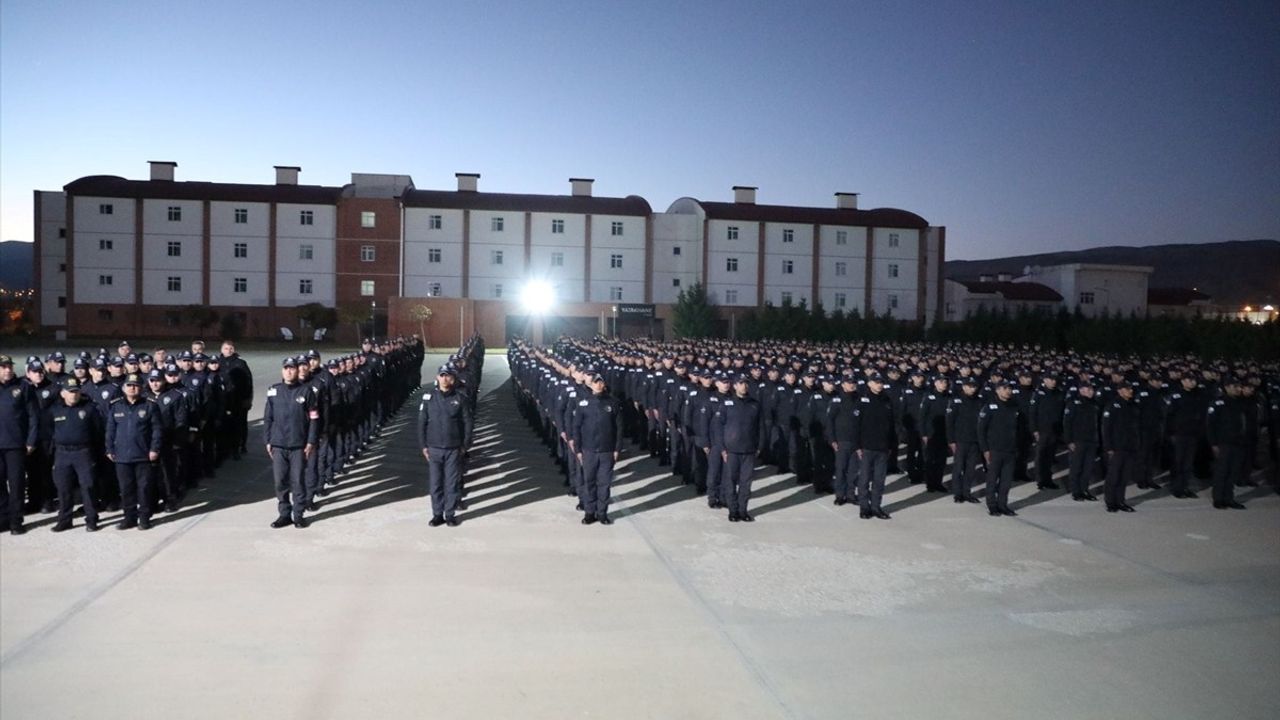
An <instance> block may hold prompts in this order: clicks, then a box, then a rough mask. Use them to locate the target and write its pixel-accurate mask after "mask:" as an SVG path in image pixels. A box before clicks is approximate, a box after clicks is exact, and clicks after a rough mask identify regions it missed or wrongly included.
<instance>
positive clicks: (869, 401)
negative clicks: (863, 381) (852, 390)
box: [858, 397, 871, 404]
mask: <svg viewBox="0 0 1280 720" xmlns="http://www.w3.org/2000/svg"><path fill="white" fill-rule="evenodd" d="M858 399H859V400H861V401H862V402H864V403H868V404H870V403H871V398H868V397H864V398H858Z"/></svg>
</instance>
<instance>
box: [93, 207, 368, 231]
mask: <svg viewBox="0 0 1280 720" xmlns="http://www.w3.org/2000/svg"><path fill="white" fill-rule="evenodd" d="M115 212H116V206H115V204H113V203H100V204H99V205H98V214H99V215H114V214H115ZM366 215H367V216H369V217H368V221H367V222H368V224H365V223H366V218H365V216H366ZM373 216H374V214H373V213H371V212H366V213H361V214H360V224H361V226H362V227H373V223H374V217H373ZM168 217H169V222H182V206H181V205H170V206H169V207H168ZM232 218H233V219H234V220H235V222H236V224H237V225H244V224H246V223H248V222H249V208H234V209H233V210H232ZM315 222H316V215H315V211H314V210H299V211H298V224H299V225H314V224H315Z"/></svg>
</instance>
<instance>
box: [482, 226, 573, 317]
mask: <svg viewBox="0 0 1280 720" xmlns="http://www.w3.org/2000/svg"><path fill="white" fill-rule="evenodd" d="M528 215H529V265H528V267H527V269H526V274H525V275H524V276H523V277H522V279H521V280H520V282H521V283H523V282H524V278H537V279H539V280H544V281H546V282H547V283H549V284H550V285H551V287H552V288H553V289H554V290H555V293H556V297H557V298H559V300H560V301H561V302H582V300H583V299H584V295H585V283H586V281H587V258H586V248H587V216H586V215H580V214H574V213H529V214H528ZM556 220H559V221H560V222H561V223H563V225H564V232H562V233H554V232H552V222H553V221H556ZM520 222H521V223H522V225H521V232H523V223H524V219H523V216H521V220H520ZM592 225H593V229H594V226H595V223H592ZM557 254H559V256H560V258H561V261H562V264H561V265H559V266H556V265H553V264H552V260H553V257H555V256H556V255H557ZM484 297H487V296H484Z"/></svg>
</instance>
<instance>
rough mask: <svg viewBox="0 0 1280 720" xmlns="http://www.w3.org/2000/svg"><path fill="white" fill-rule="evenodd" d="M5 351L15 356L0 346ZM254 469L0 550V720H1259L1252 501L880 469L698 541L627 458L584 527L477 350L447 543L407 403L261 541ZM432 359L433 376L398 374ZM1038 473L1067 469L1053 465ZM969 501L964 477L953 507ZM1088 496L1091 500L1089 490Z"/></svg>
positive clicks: (671, 489)
mask: <svg viewBox="0 0 1280 720" xmlns="http://www.w3.org/2000/svg"><path fill="white" fill-rule="evenodd" d="M16 354H17V353H15V355H16ZM246 359H248V360H249V361H250V363H251V366H252V368H253V371H254V377H255V391H256V395H257V397H256V399H255V407H254V412H253V414H251V416H250V418H251V420H253V421H255V422H254V425H253V426H252V427H251V430H250V433H251V441H250V449H251V452H250V455H249V456H248V457H246V458H244V459H243V460H241V461H239V462H235V461H228V462H227V463H225V464H224V465H223V467H222V469H221V470H220V471H219V472H218V475H217V477H216V478H215V479H212V480H206V481H203V482H202V483H201V486H200V488H199V489H197V490H195V491H193V493H192V494H191V495H190V496H189V497H188V498H187V502H186V504H185V505H184V507H182V508H181V509H180V510H179V511H178V512H176V513H172V514H159V515H157V516H156V517H155V520H156V521H157V525H156V527H155V528H154V529H153V530H150V531H147V532H143V531H139V530H129V531H120V530H117V529H115V528H114V527H113V525H114V521H116V520H118V519H119V517H120V514H119V513H110V514H104V516H103V521H104V525H105V527H104V528H103V529H102V530H101V531H100V532H98V533H96V534H90V533H86V532H84V530H83V527H82V525H83V519H82V518H77V519H76V528H75V529H74V530H72V531H70V532H66V533H60V534H54V533H52V532H50V531H49V528H50V527H51V526H52V524H53V522H54V518H53V516H51V515H35V516H29V517H28V518H27V522H28V526H29V528H30V530H29V531H28V532H27V534H25V535H22V536H10V535H8V534H5V535H3V537H0V719H3V720H23V719H25V718H50V719H58V720H63V719H69V718H93V719H94V720H105V719H107V718H134V719H136V718H183V719H191V718H218V719H226V718H266V717H271V718H300V719H301V718H306V719H307V720H317V719H319V718H361V719H366V718H367V719H371V720H372V719H378V720H382V719H386V718H444V717H449V718H486V719H493V718H578V717H581V718H657V719H667V718H735V719H736V718H842V719H843V718H923V717H933V718H1054V719H1059V718H1106V719H1108V720H1115V719H1117V718H1151V719H1153V720H1156V719H1159V720H1168V719H1170V718H1231V719H1233V720H1234V719H1239V718H1271V717H1275V714H1276V711H1277V708H1280V496H1277V495H1276V494H1275V493H1274V491H1273V490H1272V489H1271V488H1270V487H1262V488H1247V489H1242V490H1243V492H1241V493H1239V495H1238V497H1239V498H1240V499H1242V500H1243V501H1244V502H1246V503H1247V504H1248V510H1247V511H1244V512H1241V511H1221V510H1215V509H1213V508H1212V506H1211V504H1210V500H1209V499H1208V493H1205V492H1202V493H1201V494H1200V499H1199V500H1177V499H1174V498H1172V497H1170V496H1169V495H1168V493H1167V492H1166V491H1164V490H1159V491H1140V490H1135V489H1133V488H1130V491H1129V498H1130V503H1131V504H1133V505H1135V506H1136V508H1137V512H1136V513H1133V514H1109V513H1107V512H1105V511H1104V510H1103V508H1102V506H1101V503H1077V502H1072V500H1071V498H1070V496H1069V494H1064V492H1063V491H1054V492H1048V491H1037V490H1036V488H1035V486H1034V483H1017V484H1015V485H1014V490H1013V495H1012V500H1013V502H1012V507H1013V508H1014V509H1015V510H1017V511H1018V516H1017V517H1003V518H993V517H989V516H988V515H987V512H986V509H985V506H983V505H969V504H955V503H953V502H952V501H951V498H950V496H949V495H937V494H928V493H926V492H925V491H924V487H923V485H911V484H909V483H908V482H907V480H906V478H905V477H903V476H891V477H890V478H889V486H888V492H887V494H886V499H885V503H884V506H885V509H886V510H888V511H889V512H890V513H891V514H892V515H893V519H892V520H890V521H883V520H861V519H859V517H858V510H857V508H856V506H843V507H836V506H834V505H833V504H832V498H831V496H830V495H815V494H814V492H813V491H812V489H811V488H808V487H801V486H798V485H797V484H796V483H795V481H794V479H793V478H792V476H790V475H778V474H775V473H774V472H773V471H772V468H765V467H761V468H759V469H758V470H757V472H756V477H755V481H754V482H755V485H754V492H753V496H754V497H753V500H752V503H751V508H752V513H753V514H754V515H755V516H756V518H757V522H755V523H751V524H747V523H733V524H730V523H729V522H727V521H726V519H725V515H724V511H718V510H717V511H713V510H710V509H708V508H707V505H706V502H705V498H700V497H697V496H696V495H695V493H694V490H693V488H692V487H690V486H685V485H681V484H680V481H679V480H678V479H677V478H674V477H672V476H671V475H670V473H669V472H668V468H662V467H659V466H658V464H657V462H656V461H655V460H652V459H650V458H649V457H648V456H647V455H644V454H641V453H637V452H636V451H635V450H634V448H630V447H629V448H628V451H627V452H625V453H624V455H623V458H622V460H621V461H620V463H619V470H618V479H617V483H616V485H615V487H614V504H613V506H612V508H611V514H612V516H613V517H614V518H615V519H616V520H617V522H616V523H615V524H614V525H613V526H611V527H604V526H601V525H592V526H583V525H581V524H579V522H578V520H579V518H580V517H581V513H579V512H577V511H575V510H574V507H573V506H574V502H575V501H574V500H573V499H572V498H570V497H567V496H566V495H565V492H564V488H563V486H562V484H561V477H560V475H559V474H558V472H557V468H556V466H555V464H554V462H553V461H552V460H551V459H550V458H549V457H548V455H547V452H546V450H545V449H544V448H543V446H542V445H540V444H539V443H538V441H537V438H536V437H535V436H534V434H533V432H532V431H531V429H530V428H529V426H528V425H527V424H526V423H525V422H524V421H523V419H522V418H521V417H520V416H519V415H518V414H517V412H516V408H515V403H514V402H513V400H512V396H511V392H510V383H509V374H508V372H507V367H506V361H505V358H504V357H503V356H501V355H489V356H488V357H487V359H486V362H485V377H484V379H483V383H482V387H481V393H482V397H481V400H480V404H479V410H478V415H477V421H476V442H475V447H474V449H473V451H474V452H473V455H474V456H473V459H472V462H471V466H470V470H469V474H468V478H467V482H466V484H467V489H468V492H469V495H468V497H467V500H468V502H469V503H470V509H469V510H467V511H466V512H462V513H459V517H460V518H462V519H463V523H462V525H461V526H460V527H457V528H450V527H440V528H429V527H428V526H427V521H428V520H429V519H430V510H429V501H428V499H427V497H426V463H425V461H424V460H423V459H422V456H421V453H420V452H419V450H418V448H417V447H416V432H415V428H414V421H415V420H416V415H417V403H416V398H415V399H414V400H412V401H410V402H409V403H407V404H406V406H405V407H404V409H403V411H402V413H401V414H400V415H398V416H397V417H395V418H393V420H392V421H391V422H390V424H389V426H388V427H387V428H386V429H385V431H384V432H383V434H382V436H381V438H380V439H378V440H377V441H376V442H375V443H374V444H373V446H372V447H371V448H370V449H369V450H368V451H367V452H366V453H365V454H364V456H363V457H362V458H361V460H360V461H359V463H358V464H357V466H356V467H355V468H354V469H353V470H352V471H350V472H348V473H347V474H345V475H343V476H341V477H340V482H339V484H338V485H337V486H335V488H334V491H333V492H332V493H331V494H330V495H329V496H327V497H325V498H323V499H322V500H321V507H320V509H319V511H318V512H316V513H314V514H312V515H311V516H310V517H311V519H312V521H313V524H312V525H311V527H310V528H307V529H305V530H300V529H295V528H293V527H286V528H282V529H279V530H273V529H271V528H270V527H268V525H269V523H270V522H271V521H272V520H273V519H275V517H276V513H275V499H274V495H273V489H272V482H271V477H270V468H269V466H268V463H267V458H266V455H265V452H263V451H262V449H261V443H260V442H259V441H257V440H256V438H257V437H259V434H258V433H259V427H260V422H259V420H260V417H261V412H262V397H263V395H264V393H265V391H266V388H267V386H268V385H269V384H270V383H271V382H275V381H276V379H277V378H278V377H279V369H278V368H279V354H277V353H267V352H252V353H248V354H247V358H246ZM442 361H443V357H442V356H429V357H428V358H427V360H426V363H425V364H424V374H425V375H430V374H431V373H432V372H433V371H434V369H435V368H436V367H438V366H439V365H440V363H441V362H442ZM1060 474H1065V470H1062V471H1060ZM978 491H979V492H981V486H979V487H978ZM1099 494H1100V492H1099Z"/></svg>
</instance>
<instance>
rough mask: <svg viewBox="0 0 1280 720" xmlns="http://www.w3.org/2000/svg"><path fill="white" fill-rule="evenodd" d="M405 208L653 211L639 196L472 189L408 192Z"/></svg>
mask: <svg viewBox="0 0 1280 720" xmlns="http://www.w3.org/2000/svg"><path fill="white" fill-rule="evenodd" d="M402 201H403V202H404V206H405V207H418V208H449V209H456V210H511V211H513V212H552V213H576V214H581V215H585V214H592V215H639V216H648V215H649V214H651V213H652V212H653V210H652V208H650V207H649V201H648V200H645V199H644V198H642V197H640V196H639V195H628V196H627V197H624V198H612V197H595V196H588V195H521V194H516V193H490V192H472V191H469V190H460V191H454V190H416V189H415V190H409V191H408V192H406V193H405V194H404V197H403V198H402Z"/></svg>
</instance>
